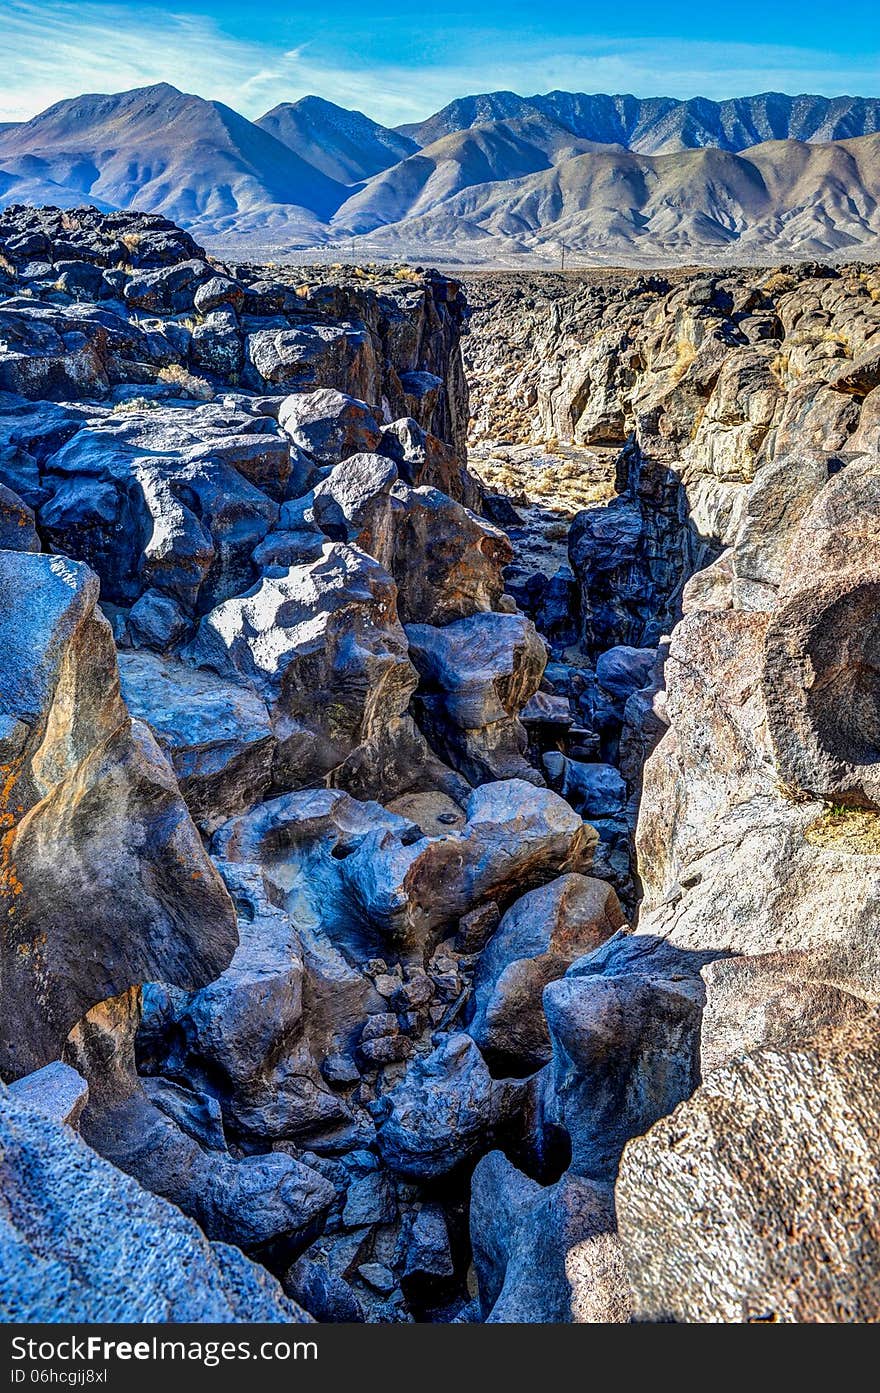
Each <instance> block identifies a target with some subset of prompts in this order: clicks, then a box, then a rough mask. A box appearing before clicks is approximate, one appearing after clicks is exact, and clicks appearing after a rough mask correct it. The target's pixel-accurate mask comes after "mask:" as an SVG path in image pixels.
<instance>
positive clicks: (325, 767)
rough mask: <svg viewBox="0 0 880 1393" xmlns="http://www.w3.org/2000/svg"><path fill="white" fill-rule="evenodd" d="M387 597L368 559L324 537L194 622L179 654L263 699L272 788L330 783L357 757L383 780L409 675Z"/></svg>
mask: <svg viewBox="0 0 880 1393" xmlns="http://www.w3.org/2000/svg"><path fill="white" fill-rule="evenodd" d="M395 601H396V594H395V587H394V583H393V581H392V580H391V578H390V576H389V575H388V574H387V572H386V571H384V570H383V569H382V567H381V566H379V565H378V563H377V562H375V561H374V560H373V559H372V558H371V557H368V556H366V555H365V554H364V553H363V552H361V551H358V550H356V549H355V548H354V547H349V546H345V545H339V544H330V543H328V544H327V545H326V546H325V547H324V548H323V551H322V554H321V557H320V559H319V560H318V561H315V562H313V563H311V564H309V565H301V566H290V567H287V568H284V569H282V568H279V569H278V573H277V574H276V573H274V572H273V573H270V574H267V575H265V576H264V577H263V579H262V580H261V581H260V582H259V583H258V584H257V585H256V586H255V587H254V588H253V589H251V590H249V591H247V592H246V593H245V594H243V595H239V596H236V597H235V598H234V599H229V600H227V601H226V602H225V603H224V604H222V605H220V606H219V607H217V608H216V609H214V610H212V611H211V612H210V613H209V614H207V615H205V617H204V618H203V619H202V621H201V624H200V626H199V630H198V633H197V635H196V638H195V639H194V640H193V642H192V643H191V644H190V645H189V646H188V648H187V649H186V650H185V653H184V656H185V658H186V660H187V661H189V662H191V663H194V664H195V665H197V666H199V667H208V668H212V669H213V670H214V671H215V672H216V673H217V674H218V675H219V676H220V677H222V678H224V679H229V680H231V681H233V682H245V683H247V684H248V685H250V686H251V687H252V689H253V690H254V691H255V692H256V693H257V695H258V696H259V697H261V698H262V700H263V701H264V702H265V703H266V705H267V707H268V710H269V716H270V720H271V722H272V728H273V733H274V737H275V742H276V743H275V756H274V764H273V781H274V783H275V784H276V785H277V786H279V787H281V788H284V787H287V788H299V787H302V786H303V785H305V784H309V783H317V782H319V781H321V780H323V779H324V778H326V777H328V776H330V775H332V776H333V778H334V779H335V780H336V781H339V782H341V781H343V780H344V778H345V775H344V773H343V772H342V771H343V767H344V766H346V765H348V767H351V765H352V764H359V763H363V762H364V761H366V762H368V763H369V764H370V765H371V767H375V770H376V773H375V775H374V780H373V782H374V787H375V791H379V789H380V788H381V787H382V785H383V778H382V770H383V763H384V761H386V760H387V759H388V758H389V755H388V754H387V748H388V746H393V744H394V741H395V738H396V737H397V736H398V735H399V734H400V721H401V718H402V717H403V716H404V713H405V711H406V708H407V706H408V705H409V699H410V696H411V694H412V692H413V690H414V689H415V686H416V682H417V677H416V673H415V671H414V669H413V667H412V665H411V663H410V662H409V659H408V656H407V645H406V636H405V634H404V632H403V629H402V627H401V625H400V622H399V620H398V618H397V611H396V603H395ZM386 791H388V792H389V793H392V794H393V793H394V792H399V791H401V790H400V789H399V788H391V789H387V790H386Z"/></svg>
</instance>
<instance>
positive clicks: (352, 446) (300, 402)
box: [278, 385, 381, 464]
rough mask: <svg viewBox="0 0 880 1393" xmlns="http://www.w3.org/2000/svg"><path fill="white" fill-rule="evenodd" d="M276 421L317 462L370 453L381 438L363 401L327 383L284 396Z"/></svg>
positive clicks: (337, 460)
mask: <svg viewBox="0 0 880 1393" xmlns="http://www.w3.org/2000/svg"><path fill="white" fill-rule="evenodd" d="M278 423H279V425H280V426H281V428H282V429H283V430H284V432H285V434H286V435H287V436H288V437H289V439H290V440H291V441H292V442H293V444H294V445H296V446H297V447H298V448H299V449H300V450H304V451H305V452H306V454H307V455H311V457H312V458H313V459H315V460H317V461H318V463H319V464H337V463H338V462H339V461H340V460H344V459H348V457H349V456H350V455H358V454H364V453H369V452H370V451H372V450H375V449H376V447H377V445H378V444H379V442H380V440H381V433H380V430H379V426H378V424H377V422H376V418H375V416H374V415H373V412H372V411H371V409H370V407H369V406H367V404H366V402H364V401H359V400H358V399H357V398H356V397H349V396H346V394H345V393H344V392H341V391H336V390H335V389H334V388H333V387H332V386H330V385H327V386H323V387H320V388H318V390H317V391H314V392H295V393H294V394H293V395H292V396H289V397H285V399H284V401H283V402H282V403H281V406H280V408H279V411H278Z"/></svg>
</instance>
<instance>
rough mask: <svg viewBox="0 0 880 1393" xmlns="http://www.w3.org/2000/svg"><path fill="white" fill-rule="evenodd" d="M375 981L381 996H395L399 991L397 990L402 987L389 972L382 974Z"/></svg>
mask: <svg viewBox="0 0 880 1393" xmlns="http://www.w3.org/2000/svg"><path fill="white" fill-rule="evenodd" d="M373 980H374V984H375V987H376V991H377V992H378V993H379V995H380V996H385V997H388V996H393V995H394V993H395V992H396V991H397V988H398V987H399V986H400V982H399V981H398V979H397V978H396V977H392V976H391V975H390V973H387V972H380V973H379V975H378V977H375V978H374V979H373Z"/></svg>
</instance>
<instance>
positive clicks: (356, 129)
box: [255, 97, 418, 184]
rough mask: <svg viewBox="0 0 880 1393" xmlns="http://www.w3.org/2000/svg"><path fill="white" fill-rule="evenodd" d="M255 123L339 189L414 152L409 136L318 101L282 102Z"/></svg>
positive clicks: (330, 103) (315, 99)
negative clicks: (338, 184) (335, 182)
mask: <svg viewBox="0 0 880 1393" xmlns="http://www.w3.org/2000/svg"><path fill="white" fill-rule="evenodd" d="M255 124H256V125H257V126H259V127H260V128H261V130H264V131H267V132H268V133H269V135H272V136H274V137H275V138H276V140H280V141H281V142H282V144H283V145H286V146H287V148H288V149H289V150H293V152H294V153H295V154H297V155H299V156H300V158H301V159H303V160H306V161H307V162H308V163H309V164H310V165H313V166H314V168H315V169H319V170H321V172H322V173H324V174H326V175H327V176H328V178H330V179H335V180H338V181H339V182H340V183H342V184H357V183H359V182H360V181H361V180H363V179H369V178H370V176H371V175H373V174H378V173H379V172H380V171H381V170H383V169H388V168H389V167H390V166H391V165H393V164H397V162H398V161H399V160H405V159H406V157H407V155H411V154H412V153H413V152H414V151H415V150H417V149H418V145H417V144H416V142H415V141H414V140H410V139H409V137H408V136H405V135H401V134H400V133H399V132H398V131H392V130H389V129H388V128H387V126H380V125H379V123H378V122H377V121H371V120H370V118H369V116H364V115H363V113H362V112H360V111H347V110H346V109H345V107H341V106H336V105H335V103H334V102H327V101H324V99H323V97H302V98H301V99H300V100H299V101H298V102H282V103H281V104H280V106H276V107H273V108H272V110H271V111H267V112H266V115H265V116H261V117H260V118H259V120H258V121H257V122H256V123H255Z"/></svg>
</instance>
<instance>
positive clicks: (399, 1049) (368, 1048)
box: [359, 1035, 413, 1065]
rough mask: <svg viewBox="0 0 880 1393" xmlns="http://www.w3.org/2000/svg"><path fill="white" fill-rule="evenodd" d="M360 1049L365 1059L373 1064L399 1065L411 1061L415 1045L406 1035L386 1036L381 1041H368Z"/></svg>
mask: <svg viewBox="0 0 880 1393" xmlns="http://www.w3.org/2000/svg"><path fill="white" fill-rule="evenodd" d="M359 1048H360V1052H361V1054H362V1055H363V1057H364V1059H366V1060H368V1061H369V1062H370V1063H371V1064H379V1065H382V1064H397V1063H399V1062H400V1061H401V1060H404V1059H409V1057H410V1055H411V1054H412V1052H413V1043H412V1040H408V1039H407V1037H406V1036H405V1035H396V1036H389V1035H386V1036H384V1037H382V1038H381V1039H379V1040H367V1041H366V1042H364V1043H362V1044H361V1045H360V1046H359Z"/></svg>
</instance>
